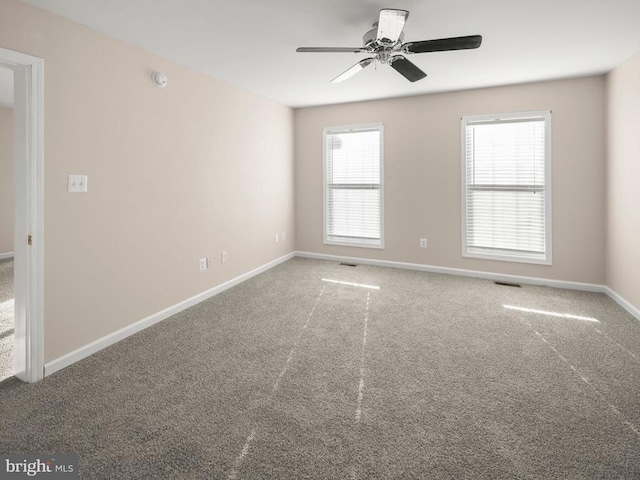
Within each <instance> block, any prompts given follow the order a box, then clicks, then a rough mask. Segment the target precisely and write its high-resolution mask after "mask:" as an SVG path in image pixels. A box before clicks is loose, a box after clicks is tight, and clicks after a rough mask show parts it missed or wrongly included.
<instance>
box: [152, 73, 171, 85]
mask: <svg viewBox="0 0 640 480" xmlns="http://www.w3.org/2000/svg"><path fill="white" fill-rule="evenodd" d="M151 79H152V80H153V83H155V85H156V87H160V88H164V87H166V86H167V82H168V80H167V76H166V75H165V74H164V73H160V72H153V75H151Z"/></svg>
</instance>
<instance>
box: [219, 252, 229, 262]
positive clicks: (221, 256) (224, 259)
mask: <svg viewBox="0 0 640 480" xmlns="http://www.w3.org/2000/svg"><path fill="white" fill-rule="evenodd" d="M226 261H227V252H222V253H221V254H220V263H224V262H226Z"/></svg>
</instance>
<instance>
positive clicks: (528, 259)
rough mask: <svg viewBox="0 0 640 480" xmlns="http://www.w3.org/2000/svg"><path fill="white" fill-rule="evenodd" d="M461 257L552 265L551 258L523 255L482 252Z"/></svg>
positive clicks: (465, 254) (469, 253)
mask: <svg viewBox="0 0 640 480" xmlns="http://www.w3.org/2000/svg"><path fill="white" fill-rule="evenodd" d="M462 256H463V257H465V258H479V259H481V260H497V261H500V262H513V263H529V264H532V265H548V266H551V265H552V261H551V256H549V257H548V258H542V257H527V256H524V255H508V254H499V253H483V252H468V251H467V252H463V253H462Z"/></svg>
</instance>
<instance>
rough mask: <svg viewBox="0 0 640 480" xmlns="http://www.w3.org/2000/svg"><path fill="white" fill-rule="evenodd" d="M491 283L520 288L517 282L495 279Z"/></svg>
mask: <svg viewBox="0 0 640 480" xmlns="http://www.w3.org/2000/svg"><path fill="white" fill-rule="evenodd" d="M493 283H495V284H496V285H500V286H502V287H515V288H522V285H520V284H519V283H509V282H497V281H494V282H493Z"/></svg>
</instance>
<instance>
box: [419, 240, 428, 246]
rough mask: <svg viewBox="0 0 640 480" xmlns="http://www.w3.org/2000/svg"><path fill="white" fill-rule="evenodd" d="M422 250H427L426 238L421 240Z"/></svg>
mask: <svg viewBox="0 0 640 480" xmlns="http://www.w3.org/2000/svg"><path fill="white" fill-rule="evenodd" d="M420 248H427V239H426V238H421V239H420Z"/></svg>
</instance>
